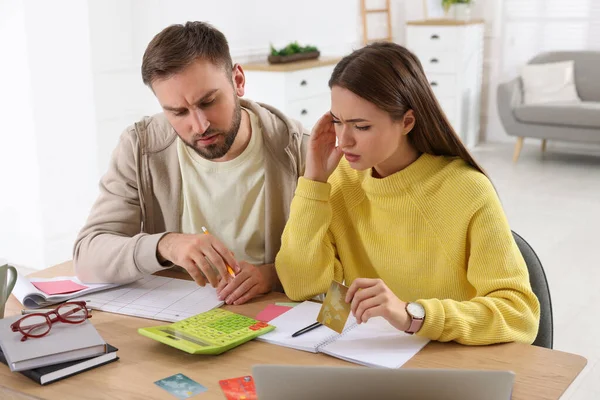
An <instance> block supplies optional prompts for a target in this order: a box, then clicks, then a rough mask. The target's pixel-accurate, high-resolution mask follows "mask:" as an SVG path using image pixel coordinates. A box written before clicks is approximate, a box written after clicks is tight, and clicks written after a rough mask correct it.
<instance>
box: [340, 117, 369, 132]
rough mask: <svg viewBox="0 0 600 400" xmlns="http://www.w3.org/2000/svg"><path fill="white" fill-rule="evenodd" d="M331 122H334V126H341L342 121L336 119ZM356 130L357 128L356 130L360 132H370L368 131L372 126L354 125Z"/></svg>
mask: <svg viewBox="0 0 600 400" xmlns="http://www.w3.org/2000/svg"><path fill="white" fill-rule="evenodd" d="M331 122H333V124H334V125H339V124H341V121H340V120H337V119H334V120H333V121H331ZM354 128H355V129H356V130H359V131H368V130H369V129H370V128H371V125H363V126H359V125H354Z"/></svg>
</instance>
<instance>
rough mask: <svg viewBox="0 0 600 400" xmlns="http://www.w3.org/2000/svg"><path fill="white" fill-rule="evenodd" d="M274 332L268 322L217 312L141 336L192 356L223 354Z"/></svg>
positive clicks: (146, 331) (142, 331) (142, 330)
mask: <svg viewBox="0 0 600 400" xmlns="http://www.w3.org/2000/svg"><path fill="white" fill-rule="evenodd" d="M273 329H275V327H274V326H273V325H269V324H267V323H266V322H262V321H257V320H255V319H252V318H248V317H246V316H243V315H240V314H236V313H233V312H231V311H226V310H222V309H220V308H216V309H214V310H210V311H207V312H205V313H202V314H198V315H194V316H193V317H189V318H186V319H184V320H181V321H178V322H175V323H172V324H170V325H162V326H153V327H150V328H140V329H138V333H139V334H141V335H144V336H147V337H149V338H151V339H154V340H157V341H159V342H161V343H164V344H168V345H169V346H173V347H175V348H177V349H179V350H183V351H185V352H187V353H190V354H221V353H223V352H225V351H227V350H229V349H232V348H234V347H236V346H239V345H240V344H242V343H246V342H247V341H249V340H252V339H254V338H255V337H258V336H260V335H262V334H265V333H267V332H270V331H272V330H273Z"/></svg>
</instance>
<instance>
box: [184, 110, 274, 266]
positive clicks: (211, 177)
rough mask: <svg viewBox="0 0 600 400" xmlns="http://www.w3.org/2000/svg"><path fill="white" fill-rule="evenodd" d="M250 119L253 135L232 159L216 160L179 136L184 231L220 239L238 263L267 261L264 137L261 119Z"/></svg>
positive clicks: (255, 117)
mask: <svg viewBox="0 0 600 400" xmlns="http://www.w3.org/2000/svg"><path fill="white" fill-rule="evenodd" d="M244 110H245V111H246V112H247V113H248V115H249V116H250V124H251V129H252V133H251V137H250V142H249V143H248V146H247V147H246V149H245V150H244V151H243V152H242V154H240V155H239V156H238V157H236V158H235V159H233V160H230V161H224V162H213V161H210V160H206V159H204V158H202V157H201V156H200V155H198V154H197V153H196V152H195V151H194V150H193V149H191V148H189V147H188V146H187V145H186V144H185V143H184V142H183V141H182V140H181V139H179V138H177V155H178V157H179V166H180V167H181V177H182V196H181V197H182V199H183V207H182V209H183V212H182V215H181V228H182V231H183V233H196V234H202V227H203V226H205V227H206V229H208V231H209V232H210V233H211V234H212V235H213V236H215V237H217V238H218V239H219V240H220V241H221V242H223V244H225V245H226V246H227V247H228V248H229V250H231V251H232V252H233V253H234V255H235V258H236V259H237V260H243V261H246V262H249V263H251V264H264V262H265V168H264V146H263V136H262V131H261V129H260V125H259V123H258V118H257V116H256V115H255V114H254V113H252V112H251V111H250V110H247V109H244Z"/></svg>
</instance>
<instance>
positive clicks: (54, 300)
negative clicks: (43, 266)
mask: <svg viewBox="0 0 600 400" xmlns="http://www.w3.org/2000/svg"><path fill="white" fill-rule="evenodd" d="M64 281H71V282H73V284H76V285H82V286H86V288H85V289H82V290H78V291H75V292H70V293H57V294H47V293H45V292H44V291H42V290H40V289H38V288H37V287H35V286H34V285H33V283H38V282H39V283H44V284H45V285H46V286H48V284H50V283H52V282H64ZM117 286H120V284H112V283H110V284H109V283H93V284H92V283H83V282H81V281H80V280H79V279H77V277H75V276H57V277H55V278H51V279H44V278H27V277H25V276H22V275H19V276H18V277H17V282H16V283H15V287H14V289H13V292H12V294H13V295H14V296H15V297H16V298H17V300H19V302H21V304H23V305H24V306H25V307H27V308H43V307H47V306H50V305H52V304H58V303H62V302H63V301H67V300H71V299H73V298H75V297H80V296H82V295H86V294H90V293H95V292H98V291H101V290H106V289H110V288H114V287H117Z"/></svg>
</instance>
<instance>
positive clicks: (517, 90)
mask: <svg viewBox="0 0 600 400" xmlns="http://www.w3.org/2000/svg"><path fill="white" fill-rule="evenodd" d="M496 103H497V106H498V115H499V116H500V120H501V121H502V125H503V126H504V129H505V130H506V133H508V134H509V135H517V134H516V133H515V132H514V129H513V128H514V127H515V126H516V125H517V124H518V123H519V122H518V121H517V120H516V118H515V115H514V113H513V110H514V109H515V107H518V106H520V105H521V104H523V91H522V90H521V78H515V79H513V80H511V81H509V82H505V83H501V84H500V85H498V91H497V93H496Z"/></svg>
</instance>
